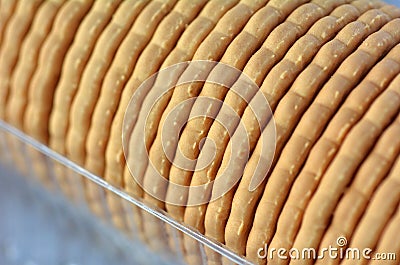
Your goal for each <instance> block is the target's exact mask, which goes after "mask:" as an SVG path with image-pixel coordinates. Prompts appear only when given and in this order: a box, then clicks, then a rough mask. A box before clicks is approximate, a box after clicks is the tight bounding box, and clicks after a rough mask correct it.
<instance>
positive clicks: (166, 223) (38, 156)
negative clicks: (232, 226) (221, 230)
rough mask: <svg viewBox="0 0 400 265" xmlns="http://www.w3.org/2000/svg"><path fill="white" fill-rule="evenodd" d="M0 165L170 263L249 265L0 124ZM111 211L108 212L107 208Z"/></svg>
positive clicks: (217, 244)
mask: <svg viewBox="0 0 400 265" xmlns="http://www.w3.org/2000/svg"><path fill="white" fill-rule="evenodd" d="M0 164H2V165H3V166H7V167H9V168H11V169H12V170H15V171H18V173H19V174H22V175H23V176H25V177H26V178H27V179H29V180H33V181H36V182H39V183H41V185H43V186H44V187H46V189H47V190H48V191H49V192H50V193H51V194H52V196H60V194H62V195H63V196H65V197H67V198H68V200H69V201H70V202H72V203H73V204H74V207H76V208H80V209H84V210H85V211H87V212H91V214H93V215H95V216H96V218H97V219H100V220H102V221H103V222H105V223H106V224H107V225H109V226H115V227H117V228H118V231H120V232H121V233H122V234H123V235H124V236H127V237H128V238H129V240H132V241H135V242H140V244H142V245H143V246H146V247H147V248H148V249H149V250H150V251H151V252H153V253H154V255H158V256H159V257H160V258H162V259H163V260H165V261H168V262H169V263H171V264H251V263H250V262H248V261H247V260H245V259H244V257H240V256H238V255H237V254H235V253H233V252H232V251H230V250H228V249H227V248H226V247H225V246H223V245H222V244H219V243H218V242H216V241H213V240H211V239H209V238H206V237H205V236H204V235H202V234H200V233H199V232H197V231H195V230H193V229H191V228H190V227H188V226H186V225H184V224H182V223H180V222H177V221H176V220H174V219H172V218H170V217H169V216H168V214H167V213H166V212H164V211H162V210H160V209H155V208H152V207H149V206H148V205H146V204H145V203H143V202H142V201H141V200H140V199H138V198H133V197H132V196H129V195H128V194H127V193H126V192H124V191H122V190H120V189H118V188H116V187H114V186H112V185H110V184H109V183H107V182H106V181H104V180H103V179H102V178H100V177H98V176H95V175H93V174H91V173H90V172H88V171H87V170H85V169H84V168H82V167H80V166H78V165H76V164H75V163H73V162H72V161H70V160H69V159H67V158H66V157H64V156H62V155H60V154H58V153H56V152H54V151H53V150H51V149H50V148H48V147H47V146H45V145H43V144H41V143H39V142H37V141H35V140H34V139H32V138H31V137H29V136H27V135H25V134H24V133H22V132H21V131H19V130H17V129H15V128H14V127H12V126H10V125H8V124H7V123H5V122H4V121H2V120H0ZM110 206H111V207H110Z"/></svg>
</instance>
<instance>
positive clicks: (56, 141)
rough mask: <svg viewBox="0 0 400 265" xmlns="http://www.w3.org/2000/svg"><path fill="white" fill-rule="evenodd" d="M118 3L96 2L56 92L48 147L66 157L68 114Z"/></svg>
mask: <svg viewBox="0 0 400 265" xmlns="http://www.w3.org/2000/svg"><path fill="white" fill-rule="evenodd" d="M119 4H120V2H119V1H115V0H107V1H105V2H99V1H96V2H95V3H94V4H93V7H92V8H91V10H90V11H89V12H88V14H87V15H86V16H85V18H84V19H83V20H82V22H81V24H80V26H79V28H78V30H77V32H76V35H75V37H74V41H73V43H72V45H71V48H70V49H69V50H68V52H67V54H66V56H65V60H64V62H63V66H62V71H61V76H60V80H59V82H58V84H57V88H56V89H55V94H54V101H53V108H52V112H51V115H50V121H49V134H50V139H49V145H50V147H51V148H52V149H54V150H55V151H57V152H59V153H61V154H65V137H66V133H67V130H68V123H69V112H70V108H71V104H72V100H73V99H74V96H75V93H76V90H77V88H78V86H79V82H80V80H81V77H82V73H83V70H84V68H85V67H86V64H87V62H88V60H89V58H90V55H91V54H92V52H93V49H94V46H95V44H96V41H97V40H98V38H99V36H100V34H101V33H102V32H103V30H104V29H105V27H106V26H107V24H108V23H109V21H110V20H111V17H112V15H113V14H114V12H115V10H116V9H117V7H118V5H119Z"/></svg>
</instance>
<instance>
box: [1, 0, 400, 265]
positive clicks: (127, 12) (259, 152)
mask: <svg viewBox="0 0 400 265" xmlns="http://www.w3.org/2000/svg"><path fill="white" fill-rule="evenodd" d="M0 45H1V46H0V86H1V87H0V119H3V120H5V121H7V122H8V123H10V124H11V125H13V126H15V127H17V128H18V129H20V130H23V131H24V132H25V133H27V134H28V135H30V136H32V137H34V138H35V139H37V140H38V141H40V142H42V143H44V144H47V145H48V146H49V147H51V148H52V149H54V150H55V151H57V152H58V153H60V154H62V155H65V156H66V157H68V158H69V159H71V160H72V161H74V162H75V163H77V164H79V165H81V166H83V167H85V168H86V169H87V170H89V171H91V172H93V173H94V174H96V175H98V176H101V177H103V178H104V179H105V180H106V181H108V182H109V183H111V184H112V185H114V186H117V187H120V188H122V189H124V190H125V191H126V192H128V193H129V194H131V195H132V196H135V197H137V198H142V199H143V200H144V201H145V202H147V203H148V204H149V205H153V206H156V207H159V208H161V209H163V210H166V211H167V212H168V213H169V214H170V215H171V216H172V217H173V218H175V219H176V220H178V221H181V222H183V223H185V224H187V225H189V226H190V227H192V228H194V229H196V230H198V231H200V232H201V233H203V234H205V235H206V236H208V237H210V238H212V239H215V240H217V241H219V242H221V243H223V244H225V245H226V246H227V247H228V248H229V249H231V250H233V251H234V252H235V253H237V254H239V255H243V256H245V257H246V258H247V259H248V260H250V261H251V262H254V263H256V264H265V263H266V262H267V261H268V264H289V263H290V264H314V263H317V264H339V263H342V264H356V263H357V264H358V263H359V264H381V263H380V262H382V264H398V263H396V261H395V260H392V261H385V262H384V263H383V261H380V260H378V259H371V260H368V259H365V258H361V259H360V260H357V261H354V260H349V259H343V260H340V259H331V258H329V257H325V258H322V259H315V258H310V257H308V258H304V259H294V258H292V259H290V258H288V259H281V258H278V257H276V256H274V257H272V256H269V255H266V257H262V255H260V253H261V252H260V249H263V248H264V246H265V245H266V244H267V245H268V247H269V248H270V249H271V248H275V249H278V248H284V249H286V250H289V249H291V248H294V249H299V250H302V249H305V248H314V249H316V250H321V249H322V248H324V247H326V246H329V245H333V246H336V247H338V246H337V243H338V241H337V239H338V238H344V239H346V240H347V241H348V242H347V244H346V245H343V246H339V247H343V248H346V247H347V248H358V249H365V248H370V249H372V251H373V252H372V253H375V252H376V253H379V252H382V253H385V252H388V253H389V252H390V253H396V254H397V256H398V257H397V258H400V230H399V229H400V208H399V205H400V204H399V202H400V155H399V154H400V75H399V74H400V9H398V8H396V7H394V6H390V5H387V4H385V3H383V2H380V1H374V0H312V1H309V0H269V1H268V0H240V1H239V0H210V1H207V0H180V1H178V0H153V1H151V0H126V1H122V0H102V1H94V0H18V1H10V0H0ZM201 60H203V61H204V60H207V61H214V62H220V64H214V65H215V67H214V68H212V69H208V68H207V67H206V68H207V69H206V68H204V69H200V67H198V66H196V64H192V63H188V64H186V65H184V67H180V68H179V67H178V68H173V66H174V65H176V64H179V63H183V62H187V61H191V62H196V61H201ZM200 65H202V64H200ZM207 65H210V64H207ZM171 67H172V68H171ZM230 67H231V68H233V69H237V70H240V71H241V72H242V73H241V75H240V76H246V78H247V79H248V80H250V81H251V82H250V83H252V84H254V86H255V87H256V88H257V89H256V90H254V89H251V88H252V87H254V86H252V84H250V83H249V82H247V83H246V82H245V81H243V80H244V79H243V78H240V77H239V76H238V75H236V74H234V73H235V72H234V71H226V69H227V68H228V69H230ZM163 69H173V70H171V71H169V72H168V74H169V76H168V77H166V79H163V77H162V74H161V73H162V71H161V72H159V71H160V70H163ZM188 76H190V77H192V78H195V77H196V78H200V79H201V78H202V80H204V82H198V81H196V82H183V80H184V79H185V78H188ZM213 76H214V77H218V78H219V79H221V80H224V81H223V84H228V85H229V86H228V87H227V86H223V85H222V84H217V83H213V82H207V80H210V79H212V78H213ZM149 78H153V79H151V80H153V81H154V82H149V81H146V80H149ZM179 80H181V81H182V82H180V83H179ZM185 80H186V79H185ZM196 80H198V79H196ZM145 81H146V82H145ZM178 83H179V85H177V84H178ZM143 84H147V88H146V87H144V86H143ZM145 86H146V85H145ZM160 86H165V87H172V88H173V89H170V90H168V91H167V92H166V93H164V94H162V96H161V97H159V98H158V100H157V101H156V102H154V100H153V99H154V98H156V96H158V95H157V93H158V92H157V90H156V89H157V88H158V87H160ZM143 87H144V88H143ZM246 89H247V90H246ZM237 91H239V92H240V91H241V92H242V95H245V98H244V97H243V96H241V95H239V94H238V93H237ZM136 92H140V93H136ZM260 92H261V95H263V97H264V98H265V99H266V102H265V104H263V102H261V103H258V105H255V106H256V108H257V109H259V110H260V111H261V116H263V113H265V115H264V116H263V117H262V118H260V119H257V118H256V117H255V114H254V111H252V109H251V108H250V106H249V105H250V104H249V102H256V100H255V97H256V95H258V94H260ZM134 95H138V98H139V99H140V100H137V102H136V104H137V106H135V107H136V108H135V109H134V110H133V111H132V113H130V115H126V111H127V109H129V107H130V104H132V101H131V99H132V97H133V96H134ZM200 97H205V98H209V99H210V98H211V99H215V100H211V101H207V102H203V101H201V100H200ZM191 99H192V100H191ZM252 100H253V101H252ZM138 101H140V104H139V103H138ZM183 102H188V103H187V104H186V103H185V104H184V105H182V103H183ZM254 104H255V103H254ZM224 109H229V110H232V111H234V112H235V115H237V117H238V118H237V119H233V118H232V120H231V121H230V122H229V124H228V125H226V124H221V123H220V122H218V121H217V119H214V118H212V117H222V118H223V114H221V113H222V112H223V110H224ZM268 111H271V113H273V117H272V118H271V115H267V114H268ZM171 113H175V114H176V115H177V116H176V117H175V120H174V121H175V122H180V123H182V122H183V123H184V126H182V127H180V128H178V127H177V126H175V124H173V126H172V125H171V126H172V127H171V128H175V129H176V131H177V133H175V134H174V133H172V131H168V130H167V131H166V136H165V135H164V133H165V132H164V131H163V130H164V127H165V126H167V127H168V126H170V125H169V124H167V123H169V122H170V121H171V120H170V116H169V115H170V114H171ZM195 113H200V114H201V113H203V114H204V116H201V115H200V116H198V117H196V118H191V117H192V116H194V114H195ZM209 115H210V116H209ZM218 115H219V116H218ZM211 116H212V117H211ZM226 120H229V119H226ZM239 123H240V124H242V125H243V127H244V128H245V129H246V132H247V134H246V135H240V134H239V133H238V131H239V129H237V128H239V127H238V124H239ZM174 126H175V127H174ZM143 128H145V129H144V130H143ZM168 128H169V127H168ZM174 132H175V131H174ZM235 133H236V135H237V136H235ZM271 133H272V134H273V135H274V139H275V140H274V143H273V149H274V150H273V151H274V152H273V156H272V155H271V154H265V152H264V149H263V144H264V145H265V144H266V143H265V142H264V143H263V141H262V139H264V138H263V135H268V134H271ZM123 134H125V136H124V137H122V135H123ZM165 137H167V141H166V142H167V144H165V143H166V142H165ZM235 138H237V139H239V140H243V141H245V142H246V143H247V147H248V149H249V150H248V151H249V155H248V157H244V156H243V157H244V158H246V159H237V160H235V161H234V163H233V164H234V165H233V166H232V164H230V161H229V160H231V159H232V157H235V153H233V151H232V150H234V149H233V148H234V147H236V144H237V143H236V142H235V141H233V139H235ZM125 140H126V141H127V143H124V142H123V141H125ZM125 144H126V146H128V147H129V148H128V149H129V150H128V151H129V154H127V153H125V155H124V150H125V149H126V148H125V149H124V147H125ZM212 147H213V148H212ZM125 151H126V150H125ZM236 152H242V150H240V145H239V151H236ZM210 157H212V159H211V160H210ZM265 157H267V158H265ZM185 158H187V159H189V160H190V161H195V163H191V164H190V166H189V168H185V167H181V166H179V165H180V164H182V161H183V162H184V161H186V160H185ZM263 159H266V160H265V161H264V160H263ZM209 160H210V161H209ZM267 160H268V161H267ZM206 161H209V163H206ZM260 163H264V164H262V166H261V167H263V170H261V173H260V171H258V170H259V164H260ZM132 165H133V166H132ZM201 165H205V166H201ZM226 170H227V172H229V178H232V179H236V180H238V181H237V182H232V181H231V180H229V179H225V180H223V181H216V179H218V177H219V176H220V175H222V174H223V172H225V171H226ZM58 174H60V176H61V175H62V172H61V171H60V172H58ZM257 174H259V175H260V174H261V175H260V176H258V178H259V179H260V183H259V185H257V186H256V187H255V188H254V189H249V185H251V183H252V179H253V177H254V176H255V175H257ZM158 175H159V176H161V178H158V177H157V176H158ZM60 178H61V177H60ZM221 178H222V177H221ZM162 180H168V182H166V183H167V184H166V183H165V182H164V181H162ZM168 183H169V185H168ZM210 183H211V185H208V186H206V187H207V188H206V189H203V190H204V192H203V193H200V194H199V192H198V190H197V192H190V191H191V189H179V188H177V187H178V186H184V187H195V186H199V185H206V184H210ZM172 184H176V185H172ZM65 185H67V184H65ZM62 188H63V189H65V190H66V191H67V190H69V189H70V188H71V187H62ZM221 190H222V191H223V192H221ZM69 192H70V191H69ZM87 195H88V196H89V199H90V200H92V201H95V200H96V199H97V197H96V194H93V192H91V191H87ZM199 200H204V202H202V203H192V202H196V201H199ZM107 202H108V203H109V205H110V208H111V211H112V214H113V215H114V216H113V219H114V222H115V223H116V225H117V226H119V227H121V228H123V227H125V226H127V225H128V221H127V219H129V218H133V217H131V216H127V215H121V211H122V207H121V205H120V201H118V200H116V199H115V198H107ZM94 203H95V202H94ZM134 219H135V222H136V223H137V225H138V226H140V227H141V228H142V233H143V236H144V237H146V236H147V237H150V236H154V235H155V236H157V234H159V233H158V232H159V230H160V229H162V228H160V227H157V226H156V225H155V223H154V221H152V219H151V217H149V216H145V215H143V216H140V213H139V212H138V213H137V215H136V216H135V217H134ZM167 233H168V231H167ZM159 240H160V242H161V241H162V240H164V239H162V238H160V239H159ZM184 243H185V244H184V245H183V249H184V253H185V255H186V259H187V261H188V262H189V263H192V264H197V263H199V262H200V261H201V260H199V259H200V258H199V256H200V255H199V253H198V250H197V249H196V248H194V247H193V244H192V242H191V241H190V239H189V238H185V239H184ZM163 244H173V243H172V242H163ZM263 251H265V249H263ZM206 254H207V255H208V262H209V263H210V264H219V263H222V262H224V261H223V260H220V258H219V257H216V256H215V255H214V256H213V255H212V253H211V252H210V253H208V252H207V253H206ZM390 262H391V263H390Z"/></svg>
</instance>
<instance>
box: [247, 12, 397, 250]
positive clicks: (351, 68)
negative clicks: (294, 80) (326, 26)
mask: <svg viewBox="0 0 400 265" xmlns="http://www.w3.org/2000/svg"><path fill="white" fill-rule="evenodd" d="M368 13H374V11H370V12H367V13H366V14H368ZM378 14H379V12H378ZM375 15H376V13H375ZM373 17H374V16H372V18H373ZM377 21H378V20H376V19H372V20H371V22H372V23H373V22H377ZM379 24H381V23H379V22H378V25H379ZM368 28H369V27H368ZM361 34H362V35H364V34H363V33H361ZM376 34H382V33H380V32H378V33H375V35H376ZM367 43H374V35H371V36H370V37H369V38H368V41H366V42H364V44H363V45H361V46H360V48H359V49H358V50H357V51H356V52H355V53H353V55H351V56H349V57H348V58H347V59H346V60H345V61H344V62H343V63H342V65H341V66H340V67H339V69H338V70H337V74H338V75H343V76H345V79H344V80H346V82H340V83H336V84H335V82H337V81H340V80H343V78H341V77H340V76H339V77H338V78H337V77H336V78H331V79H330V80H332V81H328V83H327V84H326V85H325V87H326V88H325V89H328V87H329V89H332V88H335V90H336V91H338V92H339V94H337V96H338V97H337V100H338V101H332V97H329V98H330V99H329V102H330V103H328V101H327V103H325V104H324V105H325V106H327V104H332V103H335V102H336V103H335V105H336V107H335V105H333V106H332V107H334V108H337V107H338V106H337V105H338V104H340V101H341V95H343V94H344V95H345V94H347V93H348V91H349V90H350V89H351V88H352V87H353V86H355V85H356V84H357V83H358V82H359V80H360V79H361V78H362V77H363V75H364V74H365V73H366V72H367V71H368V69H369V68H371V67H372V66H373V65H374V64H375V63H376V61H377V60H379V57H380V56H382V55H383V54H384V53H385V52H387V50H388V49H390V48H391V47H392V46H393V43H391V42H389V43H387V44H386V45H382V46H380V49H379V50H378V51H376V53H373V55H371V56H369V55H368V54H366V53H365V50H366V49H367V47H368V45H370V44H367ZM361 62H363V63H361ZM334 77H335V75H334ZM330 83H332V84H334V85H335V86H332V84H330ZM328 84H329V86H328ZM325 89H323V91H324V90H325ZM338 89H339V90H338ZM343 89H345V90H343ZM335 90H331V91H332V92H333V91H335ZM346 91H347V92H346ZM343 92H344V93H343ZM323 94H325V93H323ZM323 94H322V93H321V98H324V96H325V95H324V96H323ZM326 95H328V94H326ZM328 106H329V105H328ZM332 107H331V108H332ZM322 110H324V109H322ZM326 110H329V111H330V112H331V113H333V111H334V109H333V110H331V109H326V108H325V114H327V112H326ZM340 112H341V111H339V113H340ZM339 113H338V114H337V115H339ZM322 114H323V113H322ZM331 115H332V114H331ZM341 115H342V117H344V118H345V120H346V119H348V118H349V116H348V114H347V113H345V112H343V114H341ZM339 116H340V115H339ZM325 119H326V120H328V119H329V118H328V117H326V118H325ZM337 119H338V120H340V118H337ZM334 120H335V119H334ZM334 120H332V122H331V123H330V125H329V126H334V125H332V124H334V122H333V121H334ZM341 120H343V119H341ZM338 126H339V127H338ZM338 126H336V127H335V128H336V129H338V128H346V127H343V126H342V124H341V125H338ZM322 128H324V127H323V126H321V128H320V129H319V130H321V129H322ZM305 139H307V138H304V137H303V138H300V140H302V141H304V140H305ZM299 143H300V142H299ZM304 146H305V147H307V145H304V144H303V147H304ZM328 146H329V147H330V146H331V145H328ZM313 148H314V149H318V144H316V145H315V146H314V147H313ZM288 150H289V149H288ZM303 150H304V149H303ZM306 150H307V149H306ZM322 150H324V151H326V150H329V149H328V147H327V148H323V149H321V151H322ZM314 152H315V151H314ZM328 154H329V153H328ZM328 154H326V155H322V154H321V153H319V155H318V156H315V162H316V164H317V165H322V164H324V163H326V162H327V161H329V155H328ZM284 155H286V152H285V154H284ZM284 155H283V154H282V157H284ZM311 157H312V156H311V155H310V156H309V157H308V163H311V162H310V161H313V160H314V159H312V158H311ZM298 158H301V156H300V157H298ZM305 158H306V156H303V162H304V159H305ZM282 161H285V160H284V159H282ZM292 163H293V162H292ZM292 163H290V164H288V165H287V166H286V167H283V168H282V167H279V168H282V169H283V170H280V171H279V173H280V176H279V178H273V179H275V182H272V181H271V184H270V181H268V183H267V187H266V189H265V191H264V195H263V198H262V199H261V201H260V203H259V205H258V208H257V211H256V217H255V219H254V220H255V221H254V223H253V228H252V231H251V233H250V235H249V239H248V244H247V251H248V253H252V254H251V255H253V256H254V257H256V255H257V253H256V252H254V251H257V250H256V249H258V248H259V246H258V247H257V245H260V244H261V245H262V244H263V242H258V240H257V239H256V238H260V237H259V236H257V235H260V234H261V235H263V236H261V238H264V239H263V240H265V241H264V242H269V241H270V240H271V239H272V236H273V233H274V229H275V228H274V227H275V222H276V220H277V218H278V216H279V212H280V209H281V208H280V207H282V206H283V205H282V204H281V203H282V201H281V199H279V200H278V201H279V202H280V204H278V207H274V208H271V207H269V208H268V209H266V207H265V205H271V203H272V204H275V202H276V201H275V199H273V198H275V196H274V194H275V192H274V194H271V188H274V187H273V186H272V183H275V184H276V185H278V183H279V181H277V180H282V181H284V180H286V179H288V181H289V183H291V182H290V180H291V179H293V177H294V176H295V174H296V175H297V172H296V171H298V170H299V168H298V167H297V168H296V167H292V166H291V165H293V164H292ZM299 165H301V164H300V163H299ZM299 165H298V166H299ZM313 165H315V164H313ZM305 167H307V164H306V165H305V166H304V167H303V172H304V174H308V173H309V171H308V170H305V169H304V168H305ZM317 172H318V171H317ZM277 173H278V171H277ZM274 174H275V173H272V175H274ZM300 176H301V174H300ZM299 178H300V177H298V179H299ZM270 179H271V177H270ZM308 183H311V182H310V181H309V182H308ZM269 184H270V185H269ZM283 187H285V188H278V190H284V192H283V194H282V195H281V196H282V197H281V198H283V199H284V200H285V198H286V194H287V192H288V190H287V188H286V187H287V186H286V185H284V186H283ZM275 188H277V186H275ZM289 188H290V187H289ZM292 192H293V191H292ZM311 194H312V191H310V192H307V191H306V192H304V189H303V190H302V191H301V196H302V198H305V197H307V196H310V195H311ZM267 198H268V199H267ZM289 198H290V196H289ZM293 202H294V203H298V202H299V199H294V200H293ZM264 203H265V204H264ZM295 209H298V208H295ZM267 212H268V213H271V214H270V216H271V219H270V220H267V219H266V218H263V219H260V217H258V216H265V215H266V214H267ZM291 216H293V213H292V214H291ZM295 216H297V215H295ZM293 220H296V221H295V222H294V224H296V223H297V222H298V221H300V220H301V219H297V218H296V219H293V217H292V218H291V222H292V223H293ZM262 231H265V232H262ZM265 233H267V234H268V237H267V236H266V235H265ZM261 238H260V239H261ZM285 242H286V241H285Z"/></svg>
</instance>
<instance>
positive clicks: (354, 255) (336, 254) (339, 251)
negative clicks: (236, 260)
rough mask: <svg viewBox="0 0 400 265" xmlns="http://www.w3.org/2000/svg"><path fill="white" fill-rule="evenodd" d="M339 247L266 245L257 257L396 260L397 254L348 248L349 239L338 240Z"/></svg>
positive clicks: (270, 258)
mask: <svg viewBox="0 0 400 265" xmlns="http://www.w3.org/2000/svg"><path fill="white" fill-rule="evenodd" d="M336 244H337V246H336V247H335V246H332V245H330V246H328V247H324V248H321V249H319V250H317V249H315V248H303V249H297V248H291V249H286V248H269V246H268V244H265V246H264V247H263V248H259V249H258V252H257V255H258V258H260V259H269V260H274V259H282V260H287V259H291V260H307V259H313V260H318V259H340V260H345V259H348V260H363V259H364V260H396V258H397V257H396V253H373V250H372V249H371V248H364V249H359V248H352V247H348V248H346V245H347V239H346V238H345V237H339V238H338V239H337V240H336Z"/></svg>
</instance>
